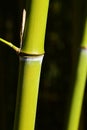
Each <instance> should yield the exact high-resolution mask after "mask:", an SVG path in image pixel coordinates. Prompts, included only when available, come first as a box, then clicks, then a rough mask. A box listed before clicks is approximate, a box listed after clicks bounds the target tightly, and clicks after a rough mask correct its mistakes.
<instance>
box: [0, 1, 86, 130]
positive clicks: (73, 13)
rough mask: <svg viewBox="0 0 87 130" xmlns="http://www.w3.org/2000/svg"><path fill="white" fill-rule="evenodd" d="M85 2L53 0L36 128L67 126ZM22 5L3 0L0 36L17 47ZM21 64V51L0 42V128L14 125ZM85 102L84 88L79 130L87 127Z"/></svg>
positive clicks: (57, 129)
mask: <svg viewBox="0 0 87 130" xmlns="http://www.w3.org/2000/svg"><path fill="white" fill-rule="evenodd" d="M86 5H87V2H86V0H50V5H49V12H48V20H47V30H46V37H45V57H44V61H43V65H42V72H41V80H40V89H39V97H38V105H37V116H36V125H35V130H64V124H65V122H66V120H67V114H66V113H67V108H68V105H67V104H68V99H69V98H70V93H71V91H70V90H71V87H72V79H73V72H74V70H75V65H76V61H77V57H78V48H80V44H81V40H82V35H83V27H84V21H85V17H86V13H87V12H86ZM22 8H23V0H22V1H21V0H0V37H2V38H4V39H5V40H8V41H10V42H12V43H13V44H14V45H16V46H18V47H19V43H20V27H21V15H22ZM85 12H86V13H85ZM36 15H37V14H36ZM18 68H19V59H18V55H17V54H16V53H15V52H14V51H13V50H12V49H11V48H9V47H8V46H5V45H3V44H2V43H1V42H0V130H12V129H13V122H14V111H15V102H16V92H17V82H18ZM86 102H87V91H86V89H85V94H84V101H83V108H82V114H81V121H80V126H79V130H86V129H87V124H86V120H87V117H86V115H87V110H86V109H87V103H86Z"/></svg>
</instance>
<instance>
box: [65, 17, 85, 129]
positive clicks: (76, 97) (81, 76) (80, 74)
mask: <svg viewBox="0 0 87 130" xmlns="http://www.w3.org/2000/svg"><path fill="white" fill-rule="evenodd" d="M86 76H87V19H86V24H85V29H84V36H83V40H82V44H81V50H80V56H79V62H78V66H77V72H76V80H75V85H74V92H73V97H72V103H71V108H70V115H69V120H68V126H67V130H78V126H79V120H80V114H81V108H82V102H83V96H84V90H85V82H86Z"/></svg>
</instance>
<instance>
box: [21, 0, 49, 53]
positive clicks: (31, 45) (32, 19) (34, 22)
mask: <svg viewBox="0 0 87 130" xmlns="http://www.w3.org/2000/svg"><path fill="white" fill-rule="evenodd" d="M48 5H49V0H32V2H31V9H30V15H29V18H27V19H26V23H25V35H24V39H23V46H22V52H24V53H28V54H43V53H44V40H45V31H46V23H47V12H48Z"/></svg>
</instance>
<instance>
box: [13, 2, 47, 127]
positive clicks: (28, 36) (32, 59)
mask: <svg viewBox="0 0 87 130" xmlns="http://www.w3.org/2000/svg"><path fill="white" fill-rule="evenodd" d="M27 2H28V3H27V6H28V5H29V1H27ZM48 5H49V0H32V1H31V7H30V12H29V11H28V10H27V9H26V23H25V31H24V37H23V45H22V48H21V53H20V58H19V60H20V67H19V84H18V92H17V104H16V113H15V121H14V130H34V127H35V117H36V107H37V99H38V89H39V87H38V86H39V80H40V72H41V64H42V59H43V56H44V55H43V53H44V39H45V30H46V21H47V12H48Z"/></svg>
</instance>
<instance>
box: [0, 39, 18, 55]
mask: <svg viewBox="0 0 87 130" xmlns="http://www.w3.org/2000/svg"><path fill="white" fill-rule="evenodd" d="M0 41H1V42H3V43H5V44H6V45H8V46H9V47H11V48H12V49H13V50H15V51H16V52H18V53H19V52H20V48H18V47H16V46H15V45H13V44H12V43H11V42H8V41H6V40H4V39H2V38H0Z"/></svg>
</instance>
